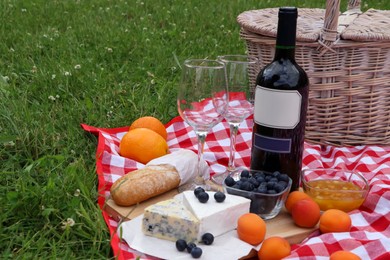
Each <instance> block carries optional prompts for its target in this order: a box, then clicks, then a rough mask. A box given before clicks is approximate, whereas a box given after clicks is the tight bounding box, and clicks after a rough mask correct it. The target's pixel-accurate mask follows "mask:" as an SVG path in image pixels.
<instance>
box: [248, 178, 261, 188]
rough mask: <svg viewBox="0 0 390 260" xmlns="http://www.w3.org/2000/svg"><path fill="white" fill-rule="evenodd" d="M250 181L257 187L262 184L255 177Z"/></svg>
mask: <svg viewBox="0 0 390 260" xmlns="http://www.w3.org/2000/svg"><path fill="white" fill-rule="evenodd" d="M248 181H249V182H250V183H252V184H253V186H254V187H255V188H257V187H259V185H260V183H259V182H258V181H257V180H256V179H255V178H250V179H249V180H248Z"/></svg>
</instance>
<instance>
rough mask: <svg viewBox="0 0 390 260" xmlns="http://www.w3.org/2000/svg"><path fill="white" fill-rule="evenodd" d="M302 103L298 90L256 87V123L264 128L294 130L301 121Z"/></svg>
mask: <svg viewBox="0 0 390 260" xmlns="http://www.w3.org/2000/svg"><path fill="white" fill-rule="evenodd" d="M301 103H302V96H301V94H300V93H299V92H298V91H297V90H279V89H269V88H264V87H261V86H256V91H255V111H254V121H255V123H256V124H259V125H262V126H267V127H272V128H279V129H293V128H295V127H296V126H297V124H298V123H299V121H300V116H301Z"/></svg>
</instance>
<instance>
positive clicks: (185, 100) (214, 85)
mask: <svg viewBox="0 0 390 260" xmlns="http://www.w3.org/2000/svg"><path fill="white" fill-rule="evenodd" d="M227 102H228V91H227V84H226V77H225V64H224V63H223V62H221V61H216V60H207V59H189V60H186V61H185V62H184V64H183V68H182V76H181V81H180V84H179V86H178V93H177V107H178V111H179V114H180V116H181V117H182V118H183V120H184V121H185V122H187V123H188V124H189V125H190V126H191V127H192V128H193V130H194V131H195V134H196V136H197V139H198V166H197V167H198V175H197V176H196V177H195V178H194V179H193V182H192V183H188V184H184V185H182V186H181V187H179V190H181V191H184V190H193V189H195V188H196V187H198V186H200V187H202V188H204V189H205V190H209V189H210V187H209V186H208V185H207V184H206V182H205V177H206V176H203V173H202V171H201V165H200V163H201V161H202V158H203V148H204V143H205V139H206V136H207V133H208V132H209V131H210V129H211V128H212V127H213V126H215V125H216V124H218V123H219V122H221V121H222V119H223V116H222V114H223V113H225V111H226V109H227Z"/></svg>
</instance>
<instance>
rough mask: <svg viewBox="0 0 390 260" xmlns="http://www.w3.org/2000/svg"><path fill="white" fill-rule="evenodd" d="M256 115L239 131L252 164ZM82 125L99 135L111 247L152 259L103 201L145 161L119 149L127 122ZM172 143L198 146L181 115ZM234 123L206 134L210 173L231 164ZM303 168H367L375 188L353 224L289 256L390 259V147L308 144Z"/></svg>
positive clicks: (171, 126)
mask: <svg viewBox="0 0 390 260" xmlns="http://www.w3.org/2000/svg"><path fill="white" fill-rule="evenodd" d="M252 122H253V119H252V118H248V119H246V120H245V121H244V122H243V123H242V124H241V126H240V130H239V134H238V136H237V154H236V165H245V166H249V163H250V148H251V138H252V124H253V123H252ZM81 126H82V128H83V129H84V130H85V131H87V132H91V133H92V134H94V135H97V136H98V147H97V152H96V166H97V174H98V182H99V184H98V189H99V195H100V196H99V198H98V203H99V205H100V207H101V209H102V214H103V216H104V219H105V221H106V223H107V225H108V227H109V230H110V234H111V238H112V240H111V246H112V248H113V251H114V254H115V255H116V257H117V258H118V259H134V258H136V257H137V256H139V257H140V258H141V259H142V258H149V259H150V257H148V256H146V255H143V254H142V253H139V252H136V251H134V250H132V249H131V248H130V247H129V246H128V245H127V244H126V243H125V242H124V241H120V239H119V238H118V236H117V234H116V228H117V225H118V222H117V221H115V220H114V219H113V218H111V217H110V216H109V215H108V214H107V213H106V212H105V211H104V210H103V205H104V203H105V199H106V197H108V196H109V193H110V187H111V185H112V184H113V182H114V181H115V180H117V179H118V178H119V177H121V176H122V175H124V174H126V173H127V172H129V171H132V170H135V169H138V168H142V167H143V165H142V164H140V163H137V162H135V161H133V160H129V159H126V158H123V157H121V156H120V155H119V154H118V146H119V142H120V139H121V138H122V136H123V135H124V134H125V133H126V132H127V130H128V126H126V127H121V128H114V129H107V128H96V127H91V126H88V125H85V124H82V125H81ZM166 128H167V132H168V145H169V147H170V148H186V149H190V150H193V151H194V152H196V151H197V140H196V136H195V133H194V131H192V128H191V127H190V126H188V125H187V124H186V123H184V122H183V120H182V119H181V118H180V117H176V118H174V119H173V120H171V121H170V122H169V123H168V124H167V125H166ZM229 145H230V141H229V127H228V124H227V123H226V122H225V121H223V122H222V123H220V124H218V125H216V126H215V127H214V128H213V129H212V130H211V132H210V133H209V135H208V136H207V139H206V144H205V148H204V159H205V160H206V161H207V162H208V164H209V165H210V167H211V175H212V174H214V173H215V172H222V171H223V170H224V169H225V166H226V165H227V164H228V154H229ZM303 167H304V168H322V167H323V168H328V167H337V168H343V169H348V170H357V171H360V172H361V173H363V175H364V176H365V177H366V178H367V179H368V181H369V184H370V191H369V194H368V196H367V199H366V200H365V202H364V204H363V205H362V206H361V207H360V208H359V210H354V211H352V212H350V216H351V218H352V228H351V231H350V232H346V233H328V234H320V233H319V232H318V231H315V232H314V233H313V234H312V235H311V236H310V237H309V238H307V239H305V240H304V241H303V242H302V243H300V244H296V245H292V253H291V255H290V256H289V257H288V258H287V259H328V258H329V255H330V254H331V253H332V252H334V251H338V250H347V251H351V252H353V253H355V254H357V255H359V256H360V257H361V258H362V259H383V260H385V259H390V253H389V252H390V225H389V224H390V146H386V147H382V146H357V147H333V146H321V145H314V144H310V143H305V151H304V157H303Z"/></svg>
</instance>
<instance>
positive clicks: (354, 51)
mask: <svg viewBox="0 0 390 260" xmlns="http://www.w3.org/2000/svg"><path fill="white" fill-rule="evenodd" d="M339 8H340V0H328V1H327V5H326V9H325V10H324V9H309V8H302V9H298V13H299V17H298V21H297V24H298V25H297V46H296V51H295V57H296V61H297V62H298V64H300V65H301V66H302V67H303V69H304V70H305V71H306V72H307V74H308V76H309V79H310V87H309V89H310V90H309V108H308V115H307V116H308V117H307V124H306V135H305V138H306V140H307V141H310V142H313V143H320V144H332V145H366V144H367V145H370V144H372V145H374V144H375V145H388V144H390V11H384V10H374V9H370V10H368V11H366V12H365V13H362V12H361V11H360V1H356V0H350V1H349V6H348V10H347V11H346V12H344V13H343V14H341V15H340V14H339ZM277 13H278V8H268V9H261V10H252V11H246V12H243V13H241V14H240V15H239V16H238V17H237V21H238V23H239V24H240V26H241V32H240V36H241V38H242V39H244V40H245V42H246V46H247V51H248V55H249V56H250V57H251V56H254V57H257V58H258V59H259V61H260V62H259V66H258V67H256V68H254V69H253V70H252V71H251V73H250V74H251V75H250V80H251V88H252V93H253V92H254V89H255V81H256V76H257V74H258V72H259V70H260V68H262V67H263V66H265V65H266V64H268V63H269V62H271V61H272V59H273V55H274V50H275V49H274V46H275V37H276V29H277V28H276V27H277V20H278V18H277Z"/></svg>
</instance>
